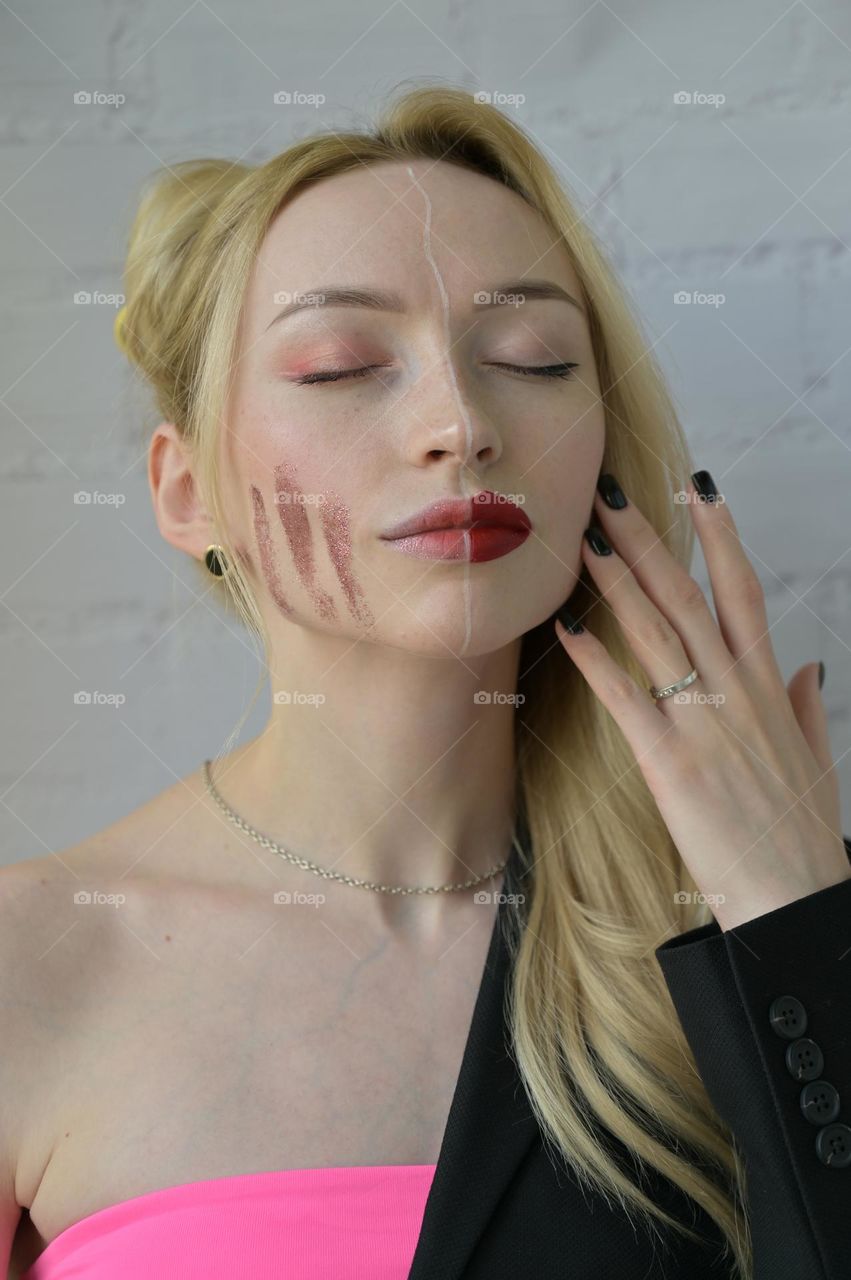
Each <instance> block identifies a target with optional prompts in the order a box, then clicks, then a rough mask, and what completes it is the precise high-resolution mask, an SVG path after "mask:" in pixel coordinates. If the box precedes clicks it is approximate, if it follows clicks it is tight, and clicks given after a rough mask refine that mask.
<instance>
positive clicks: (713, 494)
mask: <svg viewBox="0 0 851 1280" xmlns="http://www.w3.org/2000/svg"><path fill="white" fill-rule="evenodd" d="M691 482H692V484H693V485H694V487H695V489H697V492H698V493H699V494H700V496H701V498H705V499H706V501H707V502H714V501H715V499H716V498H717V497H718V490H717V489H716V488H715V481H714V480H713V479H712V476H711V475H710V474H709V472H708V471H695V473H694V474H693V476H692V478H691Z"/></svg>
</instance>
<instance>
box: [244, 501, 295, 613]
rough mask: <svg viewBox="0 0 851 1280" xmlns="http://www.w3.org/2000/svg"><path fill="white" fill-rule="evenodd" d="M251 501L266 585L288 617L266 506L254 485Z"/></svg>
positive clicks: (290, 611) (288, 608) (288, 610)
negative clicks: (276, 565)
mask: <svg viewBox="0 0 851 1280" xmlns="http://www.w3.org/2000/svg"><path fill="white" fill-rule="evenodd" d="M251 500H252V502H253V504H254V534H255V537H256V538H257V545H258V547H259V548H260V563H261V564H262V566H263V574H264V576H265V578H266V585H267V586H268V588H269V591H270V592H271V595H272V599H273V600H274V601H275V604H276V605H277V606H278V608H279V609H280V611H281V613H283V614H286V615H287V617H289V616H290V615H291V614H292V605H291V604H290V603H289V601H288V600H287V599H286V597H285V596H284V593H283V590H282V588H281V582H280V579H279V577H278V570H277V569H276V567H275V551H274V548H273V546H272V536H271V534H270V533H269V520H268V518H267V516H266V504H265V503H264V501H263V495H262V493H261V492H260V490H259V489H258V488H257V487H256V486H255V485H252V486H251Z"/></svg>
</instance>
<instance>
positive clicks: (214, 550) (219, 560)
mask: <svg viewBox="0 0 851 1280" xmlns="http://www.w3.org/2000/svg"><path fill="white" fill-rule="evenodd" d="M204 563H205V564H206V566H207V568H208V569H209V570H210V573H211V574H212V575H213V577H214V578H221V576H222V575H223V574H225V573H227V569H228V562H227V557H226V556H225V549H224V547H220V546H218V545H217V544H216V543H215V542H211V543H210V545H209V547H208V548H207V550H206V552H205V553H204Z"/></svg>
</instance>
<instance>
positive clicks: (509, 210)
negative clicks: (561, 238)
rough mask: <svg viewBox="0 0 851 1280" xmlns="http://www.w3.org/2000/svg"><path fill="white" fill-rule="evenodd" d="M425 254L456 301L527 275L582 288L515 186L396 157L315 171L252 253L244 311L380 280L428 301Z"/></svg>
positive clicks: (431, 281)
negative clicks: (277, 298) (279, 295)
mask: <svg viewBox="0 0 851 1280" xmlns="http://www.w3.org/2000/svg"><path fill="white" fill-rule="evenodd" d="M409 168H410V172H409ZM427 226H428V236H427V233H426V227H427ZM426 248H428V254H427V252H426ZM429 255H430V256H431V257H433V259H434V262H435V263H436V265H437V267H438V269H439V271H440V274H441V276H442V277H443V279H444V282H445V286H446V289H447V292H448V293H449V294H450V295H452V294H453V293H454V294H456V295H457V297H458V299H459V301H460V302H463V300H464V299H465V298H466V296H467V294H468V293H470V292H472V291H473V290H475V289H477V288H486V287H487V285H488V283H489V282H494V281H497V280H503V279H514V278H516V277H518V276H521V275H523V274H524V273H528V274H530V275H534V276H535V277H542V276H546V277H548V278H550V279H552V280H554V281H556V282H557V283H558V284H561V285H563V286H564V287H565V288H566V289H568V290H569V291H570V292H571V293H573V294H574V296H577V295H578V292H579V282H578V280H577V277H576V274H575V272H574V270H573V268H572V266H571V264H570V258H569V255H568V253H567V251H566V249H565V248H564V246H563V245H562V244H560V243H558V242H557V240H556V237H555V235H554V234H553V232H552V231H551V229H550V228H549V226H548V225H547V224H546V222H545V221H544V219H543V218H542V217H541V215H540V214H539V213H538V212H537V210H535V209H533V208H532V207H531V206H530V205H529V204H528V203H527V202H526V201H525V200H524V199H523V198H522V197H521V196H519V195H518V194H517V193H516V192H514V191H511V190H510V189H509V188H507V187H505V186H504V185H503V184H502V183H500V182H498V181H496V180H495V179H493V178H489V177H487V175H485V174H482V173H477V172H473V171H471V170H469V169H465V168H462V167H461V166H459V165H455V164H451V163H447V162H446V161H440V160H438V161H434V160H426V159H413V160H411V161H410V162H406V161H395V160H394V161H381V162H380V163H376V164H369V165H358V166H357V167H356V168H354V169H351V170H348V171H346V172H345V173H341V174H335V175H334V176H333V177H330V178H325V179H322V180H321V181H320V182H317V183H315V184H314V185H312V186H310V187H308V188H306V189H305V190H303V191H300V192H299V193H298V194H297V195H296V196H295V197H294V198H293V199H292V200H291V201H290V202H289V203H288V204H287V205H286V206H285V207H284V208H283V209H281V211H280V212H279V213H278V215H277V216H276V218H275V219H274V221H273V222H272V224H271V226H270V227H269V230H268V231H267V233H266V236H265V238H264V241H263V244H262V245H261V248H260V251H259V253H258V255H257V260H256V262H255V265H254V270H253V272H252V277H251V281H250V284H249V288H248V293H247V298H246V301H247V304H248V310H249V311H253V312H255V313H256V312H257V311H263V312H264V314H267V316H268V318H271V316H272V314H274V310H273V298H274V294H275V292H277V291H281V290H289V291H302V290H304V291H309V290H312V289H316V288H319V287H320V286H321V285H322V284H323V283H331V282H332V281H333V282H346V283H348V284H351V285H357V284H365V283H372V284H375V283H376V282H377V281H378V280H379V279H380V280H381V282H382V283H383V284H384V285H385V286H386V287H388V288H394V289H397V290H398V291H399V292H401V293H403V294H404V296H405V297H406V298H407V299H409V300H410V303H411V305H412V306H415V305H417V304H418V303H421V304H422V305H426V304H428V303H431V302H433V301H434V297H435V293H436V290H437V285H436V283H435V276H434V271H433V268H432V267H431V265H430V262H429Z"/></svg>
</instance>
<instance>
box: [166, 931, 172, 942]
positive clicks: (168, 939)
mask: <svg viewBox="0 0 851 1280" xmlns="http://www.w3.org/2000/svg"><path fill="white" fill-rule="evenodd" d="M165 941H166V942H171V934H170V933H167V934H166V935H165Z"/></svg>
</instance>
